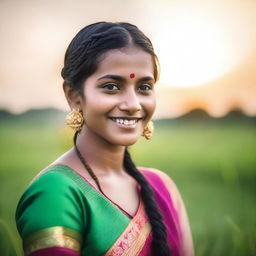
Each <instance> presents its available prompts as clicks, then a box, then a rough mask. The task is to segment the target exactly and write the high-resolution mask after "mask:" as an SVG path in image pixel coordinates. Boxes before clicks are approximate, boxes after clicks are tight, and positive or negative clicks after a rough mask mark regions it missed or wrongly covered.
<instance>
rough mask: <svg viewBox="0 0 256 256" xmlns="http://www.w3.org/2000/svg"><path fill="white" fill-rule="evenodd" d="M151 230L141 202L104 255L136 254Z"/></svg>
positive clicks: (127, 255) (134, 255)
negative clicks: (136, 211)
mask: <svg viewBox="0 0 256 256" xmlns="http://www.w3.org/2000/svg"><path fill="white" fill-rule="evenodd" d="M150 232H151V225H150V224H149V222H148V217H147V215H146V213H145V210H144V206H143V203H141V204H140V207H139V209H138V213H137V215H136V216H135V217H134V218H133V219H132V220H131V222H130V223H129V225H128V226H127V228H126V229H125V231H124V232H123V233H122V235H121V236H120V237H119V239H118V240H117V241H116V242H115V243H114V244H113V246H112V247H111V248H110V249H109V250H108V251H107V252H106V254H105V256H120V255H122V256H131V255H133V256H136V255H139V253H140V251H141V250H142V248H143V246H144V244H145V241H146V240H147V238H148V236H149V234H150Z"/></svg>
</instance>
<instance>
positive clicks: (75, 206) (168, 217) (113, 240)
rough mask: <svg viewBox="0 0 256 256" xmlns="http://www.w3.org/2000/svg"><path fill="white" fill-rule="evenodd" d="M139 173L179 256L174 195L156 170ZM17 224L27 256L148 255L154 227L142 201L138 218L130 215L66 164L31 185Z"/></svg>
mask: <svg viewBox="0 0 256 256" xmlns="http://www.w3.org/2000/svg"><path fill="white" fill-rule="evenodd" d="M140 171H141V172H142V174H143V175H144V176H145V178H146V179H147V180H148V182H149V183H150V184H151V186H152V188H153V190H154V193H155V198H156V202H157V204H158V206H159V208H160V210H161V212H162V214H163V218H164V223H165V225H166V228H167V235H168V243H169V245H170V247H171V251H172V255H173V256H179V255H181V254H180V242H179V241H180V229H179V220H178V216H177V212H176V210H175V208H174V206H173V204H172V199H171V197H170V193H169V191H168V189H167V188H166V186H165V184H164V181H163V178H160V177H159V175H158V174H157V173H156V172H154V171H153V170H147V169H141V170H140ZM138 189H139V186H138ZM16 223H17V228H18V231H19V233H20V235H21V238H22V240H23V248H24V252H25V255H30V256H45V255H56V256H58V255H63V256H65V255H67V256H77V255H82V256H83V255H93V256H97V255H106V256H118V255H130V256H135V255H136V256H137V255H138V256H146V255H150V245H151V241H152V233H151V226H150V224H149V221H148V217H147V215H146V213H145V209H144V205H143V202H142V200H141V199H140V203H139V207H138V209H137V212H136V214H135V216H133V217H131V216H128V215H127V214H126V213H124V212H123V211H121V210H120V209H119V208H118V207H117V206H116V205H114V204H113V203H112V202H111V201H110V200H109V199H108V198H106V197H105V196H104V195H102V194H101V193H99V192H98V191H97V190H96V189H95V188H94V187H93V186H92V184H90V183H89V181H87V180H85V178H83V177H81V176H80V175H79V174H78V173H76V172H75V171H74V170H72V169H71V168H70V167H68V166H66V165H62V164H57V165H53V166H50V167H49V168H48V169H47V170H46V171H45V172H43V173H41V174H40V175H38V176H37V177H36V179H35V180H33V182H32V183H31V184H30V185H29V186H28V188H27V189H26V191H25V193H24V194H23V196H22V197H21V199H20V201H19V204H18V206H17V210H16Z"/></svg>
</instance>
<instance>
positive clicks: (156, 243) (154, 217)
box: [73, 132, 170, 256]
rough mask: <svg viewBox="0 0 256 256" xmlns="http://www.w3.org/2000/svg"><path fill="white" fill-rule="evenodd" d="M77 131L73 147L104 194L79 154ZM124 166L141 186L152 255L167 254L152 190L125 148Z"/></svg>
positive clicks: (167, 250) (164, 236)
mask: <svg viewBox="0 0 256 256" xmlns="http://www.w3.org/2000/svg"><path fill="white" fill-rule="evenodd" d="M77 135H78V132H76V133H75V135H74V139H73V141H74V147H75V151H76V153H77V155H78V157H79V159H80V160H81V162H82V163H83V165H84V166H85V168H86V170H87V171H88V173H89V174H90V176H91V177H92V178H93V180H94V181H95V183H96V184H97V187H98V188H99V190H100V192H101V193H102V194H103V195H105V193H104V192H103V191H102V189H101V186H100V182H99V180H98V178H97V176H96V175H95V173H94V172H93V170H92V169H91V167H90V166H89V165H88V164H87V162H86V160H85V159H84V157H83V156H82V155H81V153H80V151H79V149H78V148H77V145H76V139H77ZM124 167H125V170H126V172H127V173H128V174H129V175H131V176H132V177H133V178H134V179H135V180H136V181H137V182H138V183H139V184H140V186H141V198H142V200H143V203H144V205H145V210H146V213H147V216H148V218H149V222H150V224H151V227H152V233H153V240H152V245H151V248H152V253H153V256H169V255H170V250H169V247H168V245H167V234H166V229H165V226H164V224H163V217H162V215H161V213H160V211H159V209H158V207H157V205H156V203H155V200H154V199H152V198H154V194H153V191H152V189H151V187H150V185H149V183H148V182H147V180H146V179H145V178H144V176H143V175H142V174H141V173H140V172H139V171H138V169H137V168H136V166H135V165H134V163H133V161H132V159H131V156H130V154H129V152H128V150H127V149H125V155H124Z"/></svg>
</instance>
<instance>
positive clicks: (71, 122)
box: [66, 109, 84, 132]
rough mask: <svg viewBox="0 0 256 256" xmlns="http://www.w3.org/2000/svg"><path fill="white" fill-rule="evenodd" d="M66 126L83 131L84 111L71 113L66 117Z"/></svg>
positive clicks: (74, 110)
mask: <svg viewBox="0 0 256 256" xmlns="http://www.w3.org/2000/svg"><path fill="white" fill-rule="evenodd" d="M66 124H67V125H68V126H69V127H70V128H72V129H73V130H75V131H78V132H79V131H81V130H82V126H83V124H84V118H83V115H82V111H81V110H79V109H73V110H72V111H70V112H69V113H68V114H67V116H66Z"/></svg>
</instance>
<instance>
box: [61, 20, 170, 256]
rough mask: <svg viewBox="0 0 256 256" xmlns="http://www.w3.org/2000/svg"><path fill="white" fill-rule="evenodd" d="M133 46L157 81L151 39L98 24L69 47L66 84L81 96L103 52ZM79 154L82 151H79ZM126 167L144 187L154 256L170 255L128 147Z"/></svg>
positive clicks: (129, 28) (123, 26)
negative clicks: (142, 53) (150, 62)
mask: <svg viewBox="0 0 256 256" xmlns="http://www.w3.org/2000/svg"><path fill="white" fill-rule="evenodd" d="M130 44H131V45H135V46H138V47H140V48H141V49H142V50H144V51H146V52H148V53H149V54H150V55H151V56H152V59H153V64H154V77H155V81H157V80H158V76H159V63H158V59H157V56H156V55H155V53H154V49H153V46H152V43H151V41H150V39H149V38H148V37H146V36H145V35H144V34H143V32H141V31H140V30H139V29H138V28H137V27H136V26H134V25H132V24H130V23H126V22H117V23H112V22H98V23H93V24H91V25H89V26H86V27H85V28H83V29H81V30H80V31H79V32H78V33H77V35H76V36H75V37H74V39H73V40H72V41H71V43H70V44H69V46H68V48H67V51H66V54H65V60H64V67H63V69H62V72H61V75H62V77H63V79H64V83H67V84H68V85H69V86H70V87H72V88H73V89H75V90H77V91H78V92H80V93H81V92H82V90H83V88H82V87H83V83H84V81H85V80H86V79H87V78H88V77H89V76H90V75H92V74H93V73H94V72H95V71H96V70H97V67H98V65H99V63H100V61H101V58H102V56H104V53H106V52H107V51H109V50H112V49H118V48H122V47H125V46H127V45H130ZM76 137H77V132H76V133H75V136H74V145H75V148H76V149H77V146H76ZM76 152H79V151H78V149H77V150H76ZM80 159H81V158H80ZM123 164H124V167H125V170H126V172H127V173H128V174H129V175H131V176H132V177H133V178H134V179H135V180H136V181H137V182H138V183H139V184H140V186H141V198H142V200H143V203H144V205H145V211H146V214H147V216H148V218H149V222H150V224H151V227H152V234H153V240H152V244H151V249H152V253H153V254H152V255H154V256H156V255H157V256H167V255H170V248H169V246H168V243H167V232H166V228H165V225H164V222H163V217H162V214H161V212H160V210H159V208H158V206H157V204H156V202H155V200H154V192H153V190H152V188H151V186H150V184H149V183H148V182H147V180H146V179H145V177H144V176H143V175H142V173H141V172H140V171H139V170H138V169H137V168H136V166H135V164H134V163H133V161H132V159H131V156H130V154H129V152H128V149H127V148H126V149H125V154H124V162H123ZM87 170H88V168H87ZM88 172H89V174H90V175H91V177H92V178H93V179H94V180H95V182H96V184H97V185H98V187H99V189H100V190H101V188H100V183H99V181H98V178H97V177H96V175H95V174H94V173H93V171H92V170H91V169H90V168H89V170H88ZM101 191H102V190H101Z"/></svg>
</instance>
